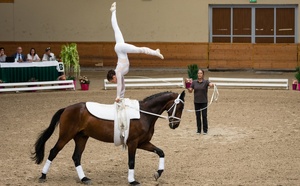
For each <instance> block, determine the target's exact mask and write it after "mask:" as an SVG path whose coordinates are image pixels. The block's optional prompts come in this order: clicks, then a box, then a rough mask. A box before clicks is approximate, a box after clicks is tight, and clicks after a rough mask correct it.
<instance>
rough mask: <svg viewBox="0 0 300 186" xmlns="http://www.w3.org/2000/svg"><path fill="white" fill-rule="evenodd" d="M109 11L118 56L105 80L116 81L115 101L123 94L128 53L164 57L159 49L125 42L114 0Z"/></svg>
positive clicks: (122, 96) (127, 68)
mask: <svg viewBox="0 0 300 186" xmlns="http://www.w3.org/2000/svg"><path fill="white" fill-rule="evenodd" d="M110 11H111V13H112V15H111V24H112V27H113V29H114V32H115V40H116V45H115V52H116V53H117V56H118V63H117V67H116V69H115V70H109V71H108V73H107V80H108V81H109V82H111V83H117V97H116V99H115V101H116V102H119V101H120V99H121V98H124V94H125V83H124V75H126V74H127V73H128V71H129V59H128V56H127V54H128V53H144V54H148V55H153V56H157V57H159V58H161V59H164V56H163V55H162V54H161V53H160V50H159V49H156V50H152V49H150V48H147V47H136V46H134V45H131V44H128V43H125V41H124V38H123V35H122V33H121V30H120V28H119V26H118V22H117V17H116V2H114V3H113V4H112V5H111V8H110Z"/></svg>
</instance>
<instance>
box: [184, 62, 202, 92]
mask: <svg viewBox="0 0 300 186" xmlns="http://www.w3.org/2000/svg"><path fill="white" fill-rule="evenodd" d="M198 69H199V68H198V65H197V64H191V65H188V70H187V72H188V77H189V78H186V79H185V87H186V88H190V86H191V84H192V82H193V80H196V79H198Z"/></svg>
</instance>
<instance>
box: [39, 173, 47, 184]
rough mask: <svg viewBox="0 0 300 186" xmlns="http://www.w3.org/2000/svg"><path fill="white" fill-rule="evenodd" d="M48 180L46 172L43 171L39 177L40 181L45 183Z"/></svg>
mask: <svg viewBox="0 0 300 186" xmlns="http://www.w3.org/2000/svg"><path fill="white" fill-rule="evenodd" d="M44 182H46V174H43V173H42V176H41V177H40V178H39V183H44Z"/></svg>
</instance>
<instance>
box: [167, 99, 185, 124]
mask: <svg viewBox="0 0 300 186" xmlns="http://www.w3.org/2000/svg"><path fill="white" fill-rule="evenodd" d="M180 95H181V94H179V95H178V97H177V98H176V99H175V100H174V103H173V105H172V106H171V107H170V108H169V110H167V112H168V113H169V112H170V111H171V109H172V108H173V107H174V108H173V112H172V115H171V116H169V117H168V119H169V123H170V124H172V126H173V125H174V122H178V123H179V122H180V121H181V118H178V117H176V116H175V112H176V107H177V105H178V104H179V103H180V102H181V103H182V104H184V101H182V100H181V99H180ZM170 119H175V120H176V121H174V120H172V121H171V122H170Z"/></svg>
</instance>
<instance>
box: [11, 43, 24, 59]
mask: <svg viewBox="0 0 300 186" xmlns="http://www.w3.org/2000/svg"><path fill="white" fill-rule="evenodd" d="M12 57H14V58H15V61H17V62H25V61H26V56H25V55H24V54H22V47H20V46H19V47H18V48H17V52H16V53H15V54H14V55H12Z"/></svg>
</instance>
